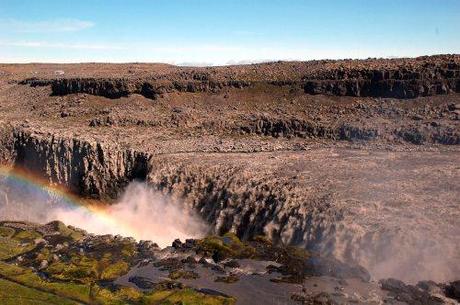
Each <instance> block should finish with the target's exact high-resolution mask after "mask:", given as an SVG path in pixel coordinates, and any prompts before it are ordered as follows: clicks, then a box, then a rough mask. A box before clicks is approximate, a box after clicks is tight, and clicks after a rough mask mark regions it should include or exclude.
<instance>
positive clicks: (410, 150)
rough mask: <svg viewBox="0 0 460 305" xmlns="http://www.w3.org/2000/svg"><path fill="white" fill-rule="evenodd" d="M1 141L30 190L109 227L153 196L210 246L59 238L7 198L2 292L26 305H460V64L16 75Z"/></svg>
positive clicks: (73, 67)
mask: <svg viewBox="0 0 460 305" xmlns="http://www.w3.org/2000/svg"><path fill="white" fill-rule="evenodd" d="M0 125H1V126H0V128H1V138H0V148H1V149H0V157H1V161H2V164H3V166H2V169H3V170H2V173H3V174H2V175H3V176H4V177H6V178H5V179H7V178H8V173H9V172H11V173H15V172H19V171H21V173H22V172H26V173H27V175H24V177H29V176H28V175H30V177H35V178H34V179H37V181H38V180H40V181H41V183H42V184H46V183H48V184H50V185H52V186H56V187H59V188H63V189H65V192H66V193H69V194H72V196H73V197H76V198H78V200H81V201H82V202H85V204H94V205H97V206H98V207H101V209H103V208H104V206H110V205H116V204H118V203H117V202H118V200H119V198H120V197H121V196H122V195H123V194H124V192H125V190H126V188H127V187H128V186H129V185H130V183H132V182H133V181H138V182H140V183H145V185H147V186H148V187H149V188H151V189H152V190H154V191H155V192H157V193H158V194H161V196H166V197H167V198H169V199H170V200H173V201H174V202H175V203H176V204H180V205H182V206H183V207H184V208H185V207H187V208H188V209H190V210H191V211H193V212H194V213H196V214H197V216H198V217H199V218H200V219H201V220H202V221H203V223H204V224H205V225H206V228H207V231H206V234H204V235H209V236H208V237H206V236H204V235H203V236H200V237H199V238H190V239H189V242H188V244H187V243H186V242H185V240H182V242H183V243H180V242H175V243H174V244H173V246H172V247H167V248H164V249H160V248H157V247H153V246H151V245H150V244H149V245H150V246H148V247H147V246H146V244H145V243H142V242H138V241H134V240H131V239H125V238H121V237H113V236H97V235H91V234H88V233H86V232H84V231H81V230H79V229H76V228H75V226H77V227H82V228H83V229H87V228H85V226H84V223H81V224H74V223H72V225H74V227H70V229H69V227H67V226H66V225H64V224H62V223H55V222H53V223H52V225H48V227H47V228H51V229H50V230H51V231H53V230H54V231H53V232H57V233H55V234H54V235H53V234H51V233H52V232H51V233H50V232H48V231H43V230H44V229H43V228H42V227H41V226H43V225H44V222H48V221H51V220H54V219H48V218H46V217H45V216H46V215H45V216H38V215H27V217H26V219H21V217H19V216H18V215H21V213H16V214H15V212H14V211H15V208H14V207H15V206H16V205H19V204H21V210H23V211H27V205H28V203H30V205H32V204H35V203H34V200H26V202H19V201H20V200H19V199H18V198H16V197H14V195H13V194H11V193H10V189H9V188H10V186H9V185H7V183H5V182H2V187H1V194H2V195H1V196H0V197H1V198H2V199H1V200H0V203H1V205H0V211H1V212H2V214H1V215H2V219H0V220H3V221H4V222H3V223H2V226H1V227H0V229H1V231H0V232H2V233H1V234H2V235H1V236H2V246H1V247H0V250H1V251H0V253H4V254H2V257H0V259H1V260H2V261H1V268H0V284H1V285H4V286H5V287H10V286H11V287H13V286H14V289H15V290H14V291H17V294H18V295H21V294H22V293H23V292H21V291H22V290H24V289H26V290H27V289H32V290H33V291H32V292H31V293H34V294H37V296H36V298H41V297H44V298H45V299H46V298H49V300H51V299H53V298H56V299H55V300H54V301H48V303H51V304H61V303H62V304H63V302H64V301H63V300H60V299H59V298H64V299H65V300H66V302H68V303H69V304H75V303H77V304H78V303H83V304H93V303H97V302H99V303H110V302H112V303H115V304H116V303H117V302H118V303H119V304H125V303H129V304H131V303H132V304H136V302H137V303H142V302H144V303H142V304H163V303H166V304H175V302H180V301H182V302H184V303H185V304H195V303H198V304H232V303H235V302H236V304H251V302H252V304H256V303H257V301H254V299H258V300H260V303H261V304H262V303H263V304H270V303H269V302H272V303H273V304H285V303H289V304H290V303H292V304H349V303H351V302H353V303H360V304H382V303H384V302H385V303H390V304H456V302H458V300H459V290H460V287H459V286H460V284H459V280H460V269H459V266H460V250H459V248H458V245H459V244H460V200H459V198H460V188H459V182H458V181H460V146H459V144H460V56H458V55H440V56H432V57H420V58H415V59H391V60H384V59H368V60H343V61H313V62H275V63H265V64H255V65H243V66H229V67H208V68H195V67H176V66H170V65H162V64H68V65H67V64H27V65H6V64H0ZM2 181H4V180H2ZM73 197H72V198H73ZM45 211H46V210H45ZM45 214H46V213H45ZM22 215H24V214H22ZM143 219H144V218H143ZM25 220H29V221H31V222H24V221H25ZM56 220H61V221H64V222H65V223H66V224H69V223H68V221H71V220H70V219H56ZM120 221H121V220H120ZM151 221H152V222H155V221H156V219H151ZM178 222H179V220H178ZM35 223H42V224H35ZM45 227H46V226H45ZM69 230H70V231H71V232H70V231H69ZM62 231H65V233H63V232H62ZM74 231H75V232H78V234H77V233H75V232H74ZM22 232H25V233H22ZM69 232H70V233H69ZM72 232H74V233H72ZM94 233H98V232H94ZM123 233H124V231H122V229H121V228H120V232H119V234H121V235H126V234H123ZM136 234H137V235H136ZM61 235H65V236H64V237H65V238H64V237H62V238H61V237H59V236H61ZM24 236H26V237H27V238H26V237H24ZM53 236H54V237H53ZM129 236H132V237H135V238H136V239H138V240H139V239H150V238H148V237H149V236H150V235H148V233H147V234H146V233H145V232H144V231H142V233H141V230H140V229H139V231H136V230H134V231H133V234H132V235H129ZM58 237H59V238H58ZM126 237H128V236H126ZM61 239H62V240H61ZM41 240H43V241H41ZM153 242H155V240H153ZM171 242H172V240H171ZM64 243H66V245H64ZM94 244H96V245H98V246H97V247H96V250H97V251H96V250H94V249H93V248H92V246H93V245H94ZM104 245H106V247H105V246H104ZM113 245H118V246H119V247H118V246H117V247H115V246H113ZM18 247H19V248H18ZM21 247H22V248H21ZM123 247H127V248H129V249H130V250H129V251H125V252H123V253H121V252H122V251H123V249H124V248H123ZM291 247H295V248H291ZM79 249H83V250H81V252H80V250H79ZM243 250H245V251H249V252H250V253H249V254H248V253H246V252H244V251H243ZM242 251H243V252H244V253H243V252H242ZM268 252H270V253H268ZM272 252H273V253H272ZM274 253H275V254H274ZM276 253H278V254H279V255H276ZM109 254H110V255H109ZM269 254H270V255H269ZM104 255H106V256H104ZM109 256H110V257H109ZM104 258H105V260H104ZM109 261H110V262H109ZM43 262H46V263H43ZM66 262H67V263H68V262H72V264H71V265H72V268H73V269H72V268H70V267H68V268H67V269H66V268H64V267H63V266H62V264H63V263H66ZM107 262H109V264H112V265H114V266H117V268H118V267H120V268H119V269H117V268H114V270H106V269H107V268H108V267H107V266H106V265H107V264H106V265H104V264H103V263H107ZM42 263H43V265H42ZM45 265H46V266H45ZM98 266H99V267H98ZM15 268H16V269H15ZM85 268H86V269H85ZM92 268H93V269H94V270H96V271H94V274H93V273H91V272H90V271H88V270H89V269H91V270H93V269H92ZM87 269H88V270H87ZM115 269H116V270H115ZM31 270H32V271H31ZM104 270H106V271H105V273H104ZM248 270H249V271H248ZM128 271H129V272H128ZM18 272H19V274H23V275H22V277H21V276H19V277H18V276H16V275H15V274H17V273H18ZM85 272H86V273H85ZM88 272H89V273H88ZM103 274H105V275H103ZM392 278H394V279H392ZM400 280H402V281H404V282H406V284H404V283H403V282H401V281H400ZM2 283H3V284H2ZM34 283H35V284H34ZM417 283H418V284H417ZM61 284H62V285H64V284H69V285H70V284H72V285H80V286H78V287H70V288H69V287H67V288H62V287H61V288H58V287H57V286H56V287H55V285H61ZM8 285H9V286H8ZM127 287H130V288H127ZM248 287H249V288H248ZM251 287H252V288H251ZM60 289H64V290H63V291H74V289H76V290H78V291H79V292H78V293H77V292H75V294H70V295H69V294H68V293H67V292H66V293H65V294H62V293H57V292H56V291H60ZM67 289H69V290H67ZM79 289H82V290H79ZM85 289H89V292H88V291H87V290H85ZM82 291H83V292H82ZM85 291H86V292H88V295H86V292H85ZM268 292H271V293H272V294H271V295H270V296H271V298H272V299H271V300H268V299H263V298H264V297H266V298H269V294H268ZM39 295H41V296H39ZM93 296H94V298H93ZM0 297H1V298H6V296H3V295H2V294H0ZM34 298H35V296H34ZM168 298H169V299H168ZM181 298H182V299H181ZM187 298H189V299H187ZM5 300H6V299H5ZM184 300H185V301H184ZM456 300H457V301H456ZM52 302H54V303H52ZM60 302H61V303H60ZM162 302H163V303H162ZM168 302H169V303H168ZM187 302H188V303H187ZM194 302H195V303H194ZM200 302H201V303H200ZM45 303H46V302H45ZM11 304H14V303H11Z"/></svg>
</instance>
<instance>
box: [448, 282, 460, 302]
mask: <svg viewBox="0 0 460 305" xmlns="http://www.w3.org/2000/svg"><path fill="white" fill-rule="evenodd" d="M445 294H446V296H447V297H449V298H451V299H455V300H457V301H459V302H460V281H454V282H450V283H449V284H447V285H446V287H445Z"/></svg>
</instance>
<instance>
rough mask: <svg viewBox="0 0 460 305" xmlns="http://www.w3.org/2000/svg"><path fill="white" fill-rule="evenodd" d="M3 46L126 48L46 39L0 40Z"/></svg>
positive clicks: (82, 48) (0, 44)
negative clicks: (56, 41) (47, 40)
mask: <svg viewBox="0 0 460 305" xmlns="http://www.w3.org/2000/svg"><path fill="white" fill-rule="evenodd" d="M0 46H3V47H19V48H50V49H76V50H126V48H125V47H122V46H117V45H108V44H107V45H105V44H87V43H50V42H46V41H6V42H5V41H4V42H2V41H0Z"/></svg>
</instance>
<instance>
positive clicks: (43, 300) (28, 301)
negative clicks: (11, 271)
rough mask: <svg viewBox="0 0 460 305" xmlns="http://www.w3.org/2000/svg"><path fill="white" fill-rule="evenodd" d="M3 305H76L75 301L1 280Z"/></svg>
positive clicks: (0, 294)
mask: <svg viewBox="0 0 460 305" xmlns="http://www.w3.org/2000/svg"><path fill="white" fill-rule="evenodd" d="M0 301H1V304H3V305H76V304H79V303H77V302H75V301H72V300H69V299H66V298H63V297H60V296H56V295H53V294H51V293H47V292H43V291H39V290H36V289H33V288H29V287H25V286H23V285H20V284H16V283H14V282H10V281H8V280H4V279H0Z"/></svg>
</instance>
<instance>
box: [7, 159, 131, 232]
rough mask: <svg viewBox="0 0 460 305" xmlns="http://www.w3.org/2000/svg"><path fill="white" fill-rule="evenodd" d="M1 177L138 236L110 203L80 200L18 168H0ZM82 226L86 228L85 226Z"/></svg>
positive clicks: (57, 186)
mask: <svg viewBox="0 0 460 305" xmlns="http://www.w3.org/2000/svg"><path fill="white" fill-rule="evenodd" d="M0 177H5V178H8V179H10V180H12V181H14V182H16V183H19V184H21V185H27V186H29V187H32V189H36V190H38V191H40V192H46V193H47V194H48V195H50V196H53V197H55V198H57V199H59V200H60V202H62V203H63V204H64V206H65V207H66V208H68V209H69V210H75V209H81V210H82V212H83V213H87V214H89V215H91V216H92V217H95V218H96V219H97V221H98V222H100V224H101V225H105V226H107V227H112V228H118V229H119V230H117V231H119V232H123V234H124V235H126V234H129V236H132V237H135V238H136V236H137V230H136V229H135V228H134V227H132V226H130V225H129V224H128V223H126V222H124V221H123V219H119V217H114V216H113V215H112V213H111V210H110V209H108V206H109V205H108V203H104V202H101V201H96V200H89V199H83V198H80V197H78V196H77V195H75V194H74V193H72V192H70V191H69V190H68V189H66V188H65V187H63V186H61V185H58V184H52V183H50V182H49V181H47V180H46V179H44V178H41V177H38V176H36V175H33V174H32V173H30V172H29V171H26V170H24V169H21V168H18V167H11V166H0ZM58 220H61V219H58ZM82 225H83V226H84V224H82ZM77 226H78V225H77ZM82 229H85V228H84V227H83V228H82ZM92 233H93V232H92Z"/></svg>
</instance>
